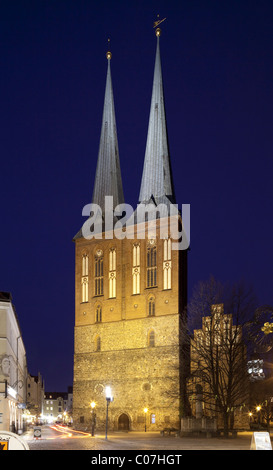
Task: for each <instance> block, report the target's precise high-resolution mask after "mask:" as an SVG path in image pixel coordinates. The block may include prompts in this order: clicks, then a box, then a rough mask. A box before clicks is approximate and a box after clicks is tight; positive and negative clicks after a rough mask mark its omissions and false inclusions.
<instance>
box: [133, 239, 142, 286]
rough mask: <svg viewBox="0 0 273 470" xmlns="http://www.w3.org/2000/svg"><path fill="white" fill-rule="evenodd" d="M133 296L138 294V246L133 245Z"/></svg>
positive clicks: (137, 244) (136, 244)
mask: <svg viewBox="0 0 273 470" xmlns="http://www.w3.org/2000/svg"><path fill="white" fill-rule="evenodd" d="M132 276H133V294H140V245H139V243H135V244H134V246H133V269H132Z"/></svg>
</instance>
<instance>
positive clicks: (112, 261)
mask: <svg viewBox="0 0 273 470" xmlns="http://www.w3.org/2000/svg"><path fill="white" fill-rule="evenodd" d="M109 297H110V298H113V297H116V249H115V248H111V249H110V251H109Z"/></svg>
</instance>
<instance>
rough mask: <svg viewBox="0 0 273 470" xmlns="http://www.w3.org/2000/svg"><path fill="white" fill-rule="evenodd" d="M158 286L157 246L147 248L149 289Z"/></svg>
mask: <svg viewBox="0 0 273 470" xmlns="http://www.w3.org/2000/svg"><path fill="white" fill-rule="evenodd" d="M156 285H157V267H156V246H148V247H147V287H155V286H156Z"/></svg>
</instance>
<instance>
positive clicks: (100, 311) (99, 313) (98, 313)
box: [96, 305, 102, 323]
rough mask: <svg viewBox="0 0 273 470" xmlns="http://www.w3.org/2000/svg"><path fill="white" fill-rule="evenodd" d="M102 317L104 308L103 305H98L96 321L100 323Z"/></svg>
mask: <svg viewBox="0 0 273 470" xmlns="http://www.w3.org/2000/svg"><path fill="white" fill-rule="evenodd" d="M101 319H102V308H101V305H97V307H96V322H97V323H99V322H101Z"/></svg>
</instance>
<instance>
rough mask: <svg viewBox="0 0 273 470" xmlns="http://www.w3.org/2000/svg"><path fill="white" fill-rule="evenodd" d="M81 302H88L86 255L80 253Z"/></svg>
mask: <svg viewBox="0 0 273 470" xmlns="http://www.w3.org/2000/svg"><path fill="white" fill-rule="evenodd" d="M82 302H88V256H87V254H86V253H85V254H83V255H82Z"/></svg>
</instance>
